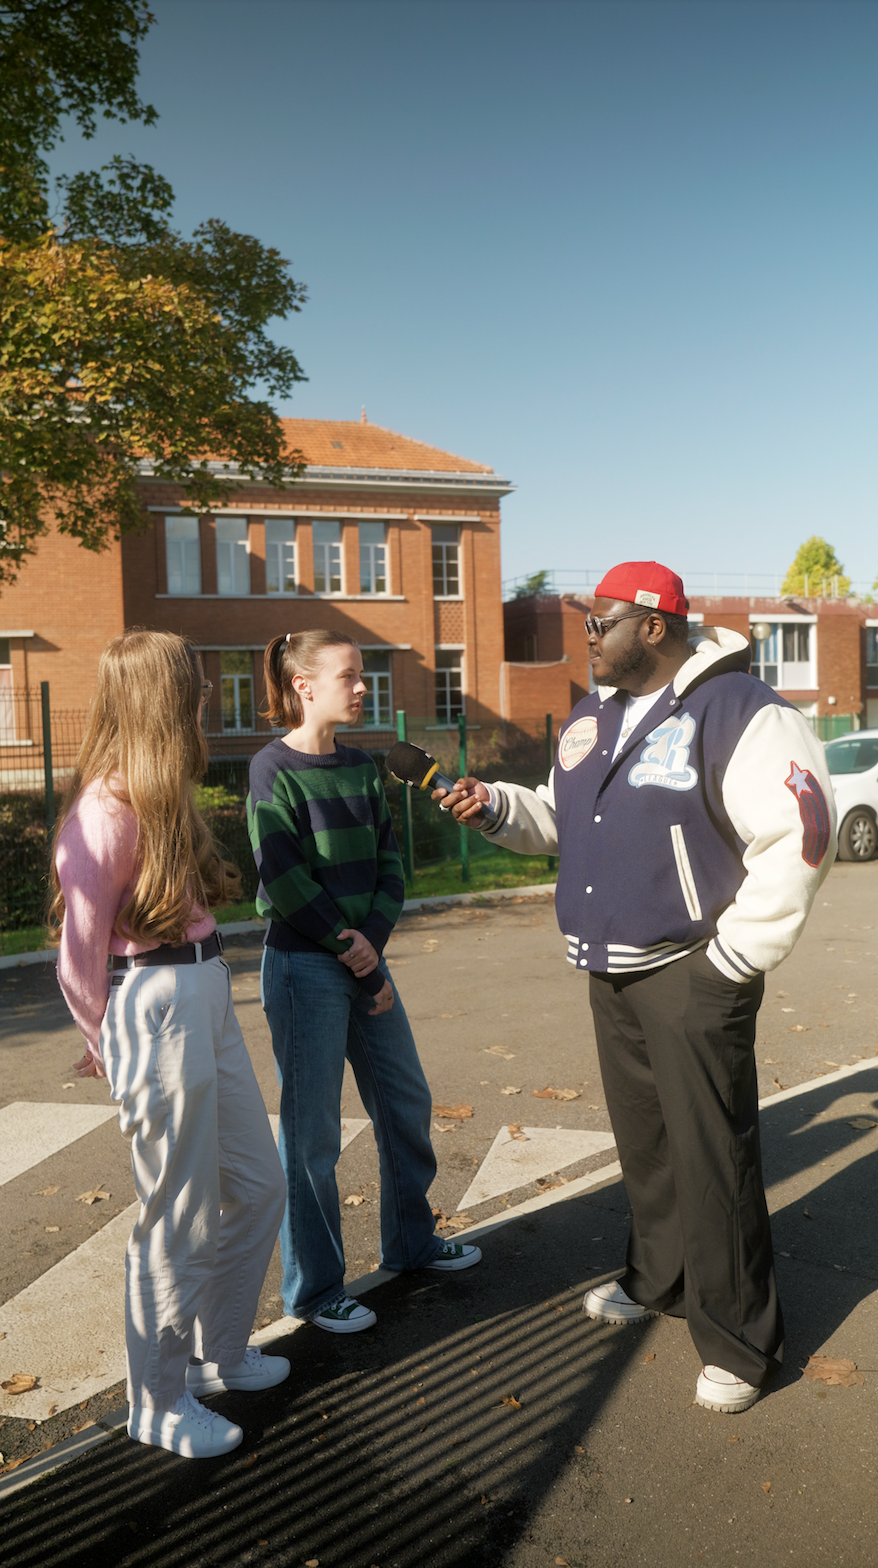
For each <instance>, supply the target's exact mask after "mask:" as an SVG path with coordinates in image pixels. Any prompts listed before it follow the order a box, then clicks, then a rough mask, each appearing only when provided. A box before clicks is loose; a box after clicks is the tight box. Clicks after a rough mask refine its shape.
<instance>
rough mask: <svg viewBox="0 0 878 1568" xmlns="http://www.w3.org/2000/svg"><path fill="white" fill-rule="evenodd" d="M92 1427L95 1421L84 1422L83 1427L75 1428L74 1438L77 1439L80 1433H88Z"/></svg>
mask: <svg viewBox="0 0 878 1568" xmlns="http://www.w3.org/2000/svg"><path fill="white" fill-rule="evenodd" d="M90 1426H94V1422H93V1421H83V1422H82V1423H81V1425H79V1426H75V1427H74V1428H73V1436H74V1437H76V1436H77V1435H78V1434H79V1433H80V1432H87V1431H88V1429H89V1427H90Z"/></svg>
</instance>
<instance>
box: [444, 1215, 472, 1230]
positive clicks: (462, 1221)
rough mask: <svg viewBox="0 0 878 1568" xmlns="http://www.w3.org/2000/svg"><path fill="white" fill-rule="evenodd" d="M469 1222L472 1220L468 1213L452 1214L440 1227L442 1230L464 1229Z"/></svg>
mask: <svg viewBox="0 0 878 1568" xmlns="http://www.w3.org/2000/svg"><path fill="white" fill-rule="evenodd" d="M471 1224H472V1220H471V1219H470V1216H469V1215H468V1214H452V1215H451V1218H450V1219H447V1220H446V1221H445V1223H444V1225H443V1227H442V1229H443V1230H466V1227H467V1226H468V1225H471Z"/></svg>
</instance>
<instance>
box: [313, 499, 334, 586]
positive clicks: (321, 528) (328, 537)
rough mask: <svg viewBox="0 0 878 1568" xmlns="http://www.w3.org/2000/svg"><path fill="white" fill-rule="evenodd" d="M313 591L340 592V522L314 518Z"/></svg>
mask: <svg viewBox="0 0 878 1568" xmlns="http://www.w3.org/2000/svg"><path fill="white" fill-rule="evenodd" d="M311 527H312V530H313V534H314V592H315V593H341V523H338V522H324V521H322V520H317V519H316V518H315V520H314V522H313V523H312V525H311Z"/></svg>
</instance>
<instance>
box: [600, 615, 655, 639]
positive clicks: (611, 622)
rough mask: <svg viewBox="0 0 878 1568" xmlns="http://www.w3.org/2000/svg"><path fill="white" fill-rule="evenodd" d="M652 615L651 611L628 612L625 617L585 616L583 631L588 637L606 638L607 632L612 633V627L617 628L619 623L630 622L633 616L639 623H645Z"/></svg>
mask: <svg viewBox="0 0 878 1568" xmlns="http://www.w3.org/2000/svg"><path fill="white" fill-rule="evenodd" d="M652 613H653V612H652V610H629V611H628V614H627V615H613V616H609V617H607V616H603V615H587V616H586V617H585V629H586V631H587V632H588V635H589V637H606V635H607V632H609V631H612V629H613V627H614V626H618V624H619V622H620V621H632V620H634V618H635V616H636V617H638V618H639V619H640V620H641V621H645V620H646V617H647V616H648V615H652Z"/></svg>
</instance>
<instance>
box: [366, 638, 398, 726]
mask: <svg viewBox="0 0 878 1568" xmlns="http://www.w3.org/2000/svg"><path fill="white" fill-rule="evenodd" d="M363 681H364V683H365V686H366V695H365V697H364V698H363V722H364V724H375V725H380V726H381V728H382V729H389V728H390V724H391V715H392V713H393V689H392V687H391V684H390V654H389V653H373V652H370V651H367V652H366V653H364V654H363Z"/></svg>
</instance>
